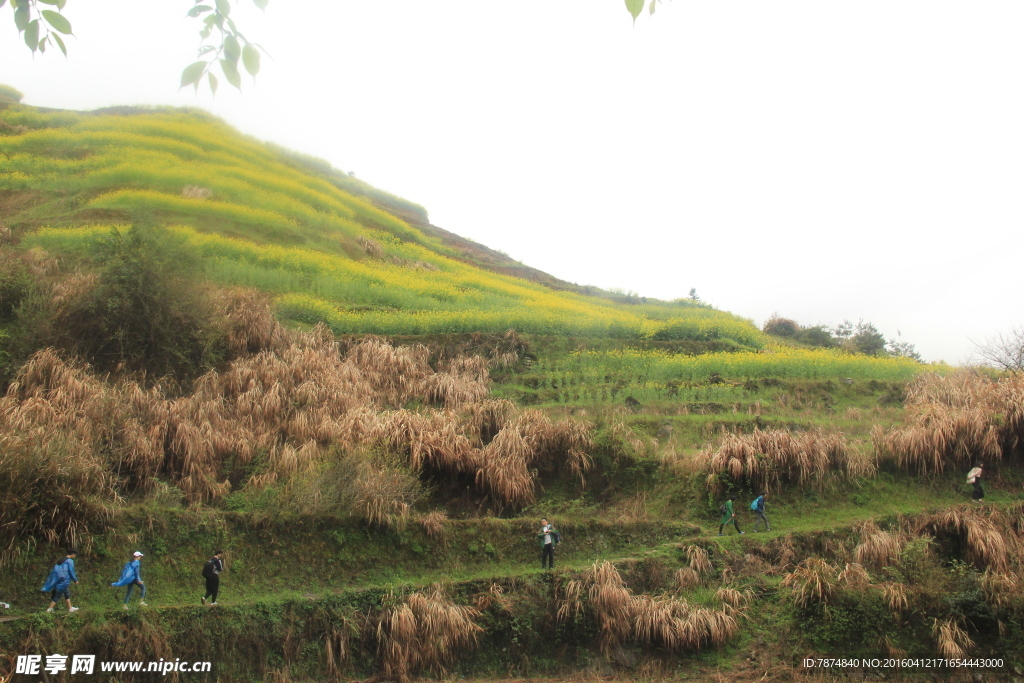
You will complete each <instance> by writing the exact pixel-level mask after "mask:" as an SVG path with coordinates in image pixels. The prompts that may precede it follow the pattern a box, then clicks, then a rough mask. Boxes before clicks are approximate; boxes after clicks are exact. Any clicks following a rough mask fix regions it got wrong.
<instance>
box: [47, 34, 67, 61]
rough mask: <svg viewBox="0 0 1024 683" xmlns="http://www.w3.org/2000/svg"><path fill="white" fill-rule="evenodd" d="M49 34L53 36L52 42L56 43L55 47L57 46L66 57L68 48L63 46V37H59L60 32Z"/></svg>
mask: <svg viewBox="0 0 1024 683" xmlns="http://www.w3.org/2000/svg"><path fill="white" fill-rule="evenodd" d="M50 35H51V36H53V42H55V43H57V47H59V48H60V51H61V52H63V53H64V56H65V57H67V56H68V49H67V48H66V47H64V39H63V38H61V37H60V34H58V33H51V34H50Z"/></svg>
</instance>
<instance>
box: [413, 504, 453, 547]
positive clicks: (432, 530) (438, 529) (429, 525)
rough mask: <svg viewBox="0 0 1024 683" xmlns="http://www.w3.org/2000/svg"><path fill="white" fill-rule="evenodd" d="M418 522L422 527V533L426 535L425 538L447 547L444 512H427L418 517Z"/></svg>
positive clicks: (445, 515)
mask: <svg viewBox="0 0 1024 683" xmlns="http://www.w3.org/2000/svg"><path fill="white" fill-rule="evenodd" d="M418 521H419V523H420V526H421V527H423V532H424V533H425V534H426V535H427V538H429V539H431V540H432V541H436V542H438V543H441V544H443V545H445V546H447V545H448V531H447V528H446V525H447V523H448V515H447V514H445V513H444V511H442V510H434V511H433V512H428V513H427V514H425V515H423V516H422V517H420V518H419V520H418Z"/></svg>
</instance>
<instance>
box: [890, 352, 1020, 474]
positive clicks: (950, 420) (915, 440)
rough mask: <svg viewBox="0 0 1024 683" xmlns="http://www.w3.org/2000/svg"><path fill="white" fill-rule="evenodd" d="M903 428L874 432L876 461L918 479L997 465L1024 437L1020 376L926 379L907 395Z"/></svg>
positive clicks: (962, 375) (973, 374)
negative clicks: (982, 463) (887, 462)
mask: <svg viewBox="0 0 1024 683" xmlns="http://www.w3.org/2000/svg"><path fill="white" fill-rule="evenodd" d="M906 421H907V422H908V424H907V426H905V427H893V428H891V429H889V430H884V429H882V428H881V427H876V428H875V429H874V430H873V431H872V440H873V441H874V444H875V448H876V450H877V452H878V454H879V457H881V458H885V459H888V460H891V461H893V462H894V463H895V464H896V466H897V467H899V468H901V469H904V470H907V471H915V472H917V473H919V474H923V475H928V474H937V473H941V472H944V471H946V470H947V469H949V468H961V469H965V470H966V469H967V468H969V467H971V466H972V465H974V464H976V463H977V462H978V461H979V460H984V461H989V462H990V461H997V460H1000V459H1002V457H1003V455H1004V454H1009V453H1013V452H1015V451H1016V449H1017V446H1018V445H1019V444H1020V443H1021V439H1022V438H1024V377H1020V376H1013V377H1005V378H1001V379H1000V380H999V381H992V380H991V379H989V378H987V377H985V376H983V375H981V374H979V373H977V372H974V371H969V370H967V371H961V372H956V373H952V374H950V375H946V376H939V375H924V376H922V377H920V378H919V379H918V380H917V381H915V382H914V383H913V384H911V386H910V387H909V388H908V390H907V402H906Z"/></svg>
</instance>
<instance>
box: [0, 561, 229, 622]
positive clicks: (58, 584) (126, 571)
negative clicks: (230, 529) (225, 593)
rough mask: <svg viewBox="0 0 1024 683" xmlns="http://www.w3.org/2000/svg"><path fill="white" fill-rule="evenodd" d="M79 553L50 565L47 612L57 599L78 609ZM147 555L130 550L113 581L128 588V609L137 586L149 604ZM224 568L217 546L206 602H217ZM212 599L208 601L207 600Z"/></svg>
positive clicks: (209, 564)
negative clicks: (74, 599)
mask: <svg viewBox="0 0 1024 683" xmlns="http://www.w3.org/2000/svg"><path fill="white" fill-rule="evenodd" d="M76 555H78V551H77V550H75V549H70V550H68V551H67V553H66V554H65V556H64V558H63V559H61V560H58V561H57V563H56V564H54V565H53V568H52V569H50V575H49V576H48V577H47V579H46V583H45V584H43V587H42V588H40V589H39V590H40V591H42V592H44V593H45V592H47V591H49V593H50V606H49V607H47V608H46V611H47V612H52V611H53V608H54V607H56V606H57V601H58V600H64V602H65V603H66V604H67V606H68V612H77V611H78V608H77V607H72V606H71V582H72V581H73V582H75V583H76V584H77V583H78V574H77V573H76V572H75V556H76ZM143 557H145V555H143V553H141V552H139V551H138V550H136V551H135V552H133V553H132V554H131V557H130V559H129V560H128V561H127V562H125V563H124V567H122V568H121V578H119V579H118V580H117V581H115V582H114V583H112V584H110V585H111V586H114V587H120V588H124V587H127V588H128V590H127V591H125V594H124V602H123V603H122V604H121V607H122V608H123V609H128V603H129V601H130V600H131V598H132V593H133V592H134V591H135V589H136V587H137V588H138V589H139V605H141V606H143V607H146V606H147V605H146V583H145V582H144V581H143V580H142V558H143ZM223 571H224V551H223V550H218V551H216V552H215V553H214V554H213V557H212V558H210V559H209V560H207V561H206V564H204V565H203V578H204V579H206V593H205V594H204V595H203V597H202V598H200V599H199V601H200V603H201V604H203V605H216V604H217V592H218V591H219V590H220V574H221V572H223ZM208 601H209V602H208ZM0 604H3V606H4V607H5V608H7V607H10V605H9V604H7V603H0Z"/></svg>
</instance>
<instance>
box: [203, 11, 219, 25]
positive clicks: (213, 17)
mask: <svg viewBox="0 0 1024 683" xmlns="http://www.w3.org/2000/svg"><path fill="white" fill-rule="evenodd" d="M215 21H217V15H216V14H207V15H206V18H205V19H203V23H204V24H206V28H210V27H211V26H213V22H215Z"/></svg>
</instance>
